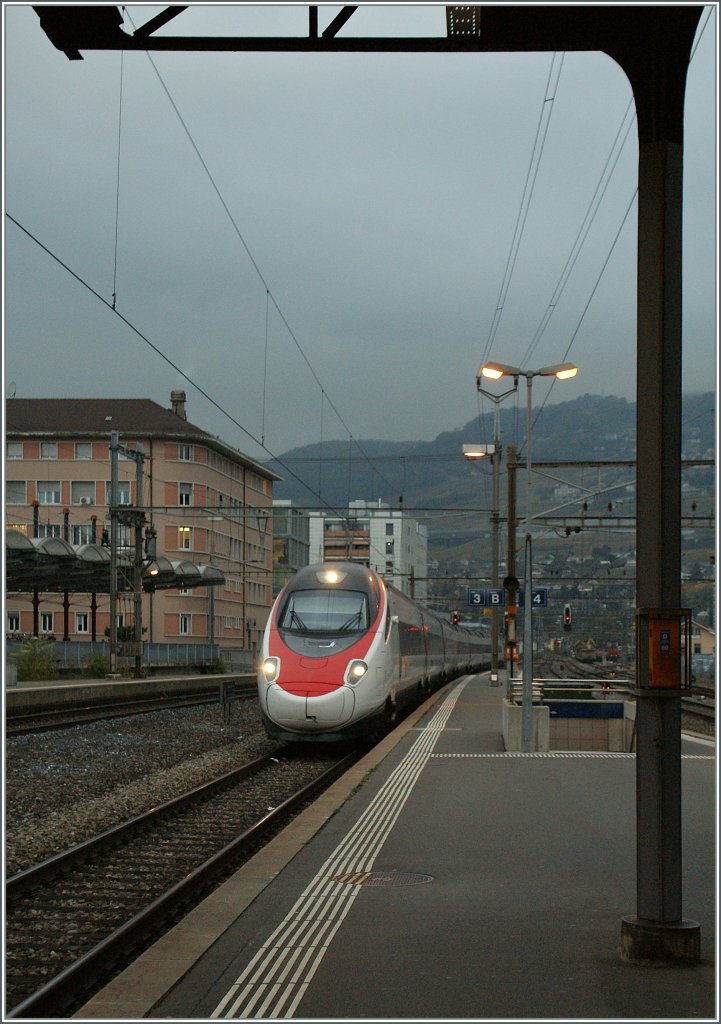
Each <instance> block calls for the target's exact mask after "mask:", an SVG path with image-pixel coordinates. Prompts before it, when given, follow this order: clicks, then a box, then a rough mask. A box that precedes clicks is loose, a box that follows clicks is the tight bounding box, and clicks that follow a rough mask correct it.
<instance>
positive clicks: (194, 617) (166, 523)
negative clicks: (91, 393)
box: [5, 391, 279, 656]
mask: <svg viewBox="0 0 721 1024" xmlns="http://www.w3.org/2000/svg"><path fill="white" fill-rule="evenodd" d="M185 401H186V396H185V392H183V391H174V392H172V394H171V405H172V408H170V409H165V408H163V407H162V406H160V405H158V404H157V403H156V402H153V401H150V400H149V399H116V398H111V399H101V398H85V399H70V398H68V399H28V398H25V399H23V398H11V399H8V400H7V401H6V406H5V409H6V460H5V525H6V528H7V529H15V530H20V531H22V532H24V533H26V534H27V535H28V536H29V537H59V538H63V539H64V540H66V541H68V542H69V543H70V544H71V545H74V546H80V545H83V544H91V543H97V544H103V543H107V541H108V534H109V531H110V516H109V503H110V481H111V459H110V443H111V434H112V432H113V431H117V432H118V434H119V443H120V445H121V448H122V447H124V448H126V449H128V450H129V451H133V452H140V451H142V454H143V458H142V461H141V460H140V459H136V458H132V457H130V458H128V457H127V456H126V457H123V456H122V454H121V455H120V457H119V461H118V495H117V504H118V505H119V506H121V507H122V506H126V505H127V506H129V507H130V508H131V509H133V508H136V507H137V508H138V509H139V510H142V511H143V512H144V524H143V529H144V532H145V531H147V530H152V531H154V533H155V536H156V554H157V556H158V557H160V556H164V557H165V558H167V559H171V560H173V561H174V562H176V563H177V562H178V561H185V562H191V563H194V564H195V565H211V566H214V567H215V568H216V569H218V570H219V571H220V572H221V573H222V574H223V576H224V579H225V582H224V583H223V584H221V585H219V586H216V587H194V588H192V589H184V588H182V587H180V588H174V589H170V590H157V591H155V592H153V593H145V594H144V595H143V608H142V622H143V626H144V627H145V632H144V635H143V639H144V640H145V641H147V642H150V643H209V642H214V643H215V644H217V645H218V647H219V649H220V654H221V656H222V653H223V649H234V650H246V651H255V650H256V649H257V646H258V638H259V635H260V634H261V632H262V630H263V627H264V625H265V622H266V619H267V616H268V612H269V609H270V605H271V600H272V575H271V557H272V501H273V493H272V491H273V481H274V480H278V479H279V477H278V476H276V474H274V473H273V472H271V471H270V470H268V469H267V468H265V467H264V466H263V465H262V464H260V463H258V462H255V461H254V460H253V459H250V458H248V457H247V456H245V455H243V454H242V453H241V452H239V451H237V450H236V449H234V448H232V447H231V446H230V445H227V444H225V443H224V442H223V441H220V440H219V439H218V438H216V437H214V436H213V435H211V434H209V433H207V432H206V431H204V430H202V429H201V428H200V427H197V426H195V425H194V424H192V423H190V422H189V421H188V420H187V418H186V411H185ZM138 466H140V467H141V469H140V474H141V476H142V495H141V501H140V502H138V501H137V498H138V495H137V489H136V488H137V477H138ZM133 534H134V531H133V528H132V527H131V526H127V525H121V526H120V527H119V535H118V544H119V548H120V550H122V549H123V548H130V547H131V546H132V545H133V543H134V536H133ZM65 602H66V605H65V607H63V595H62V594H61V593H46V594H40V595H39V602H38V601H37V596H36V607H35V608H34V607H33V595H32V594H30V593H17V592H15V593H13V592H7V593H6V595H5V608H6V624H5V629H6V633H7V634H10V635H12V634H16V633H20V634H32V633H33V632H34V631H35V630H36V629H37V632H38V634H39V635H40V636H43V635H45V636H54V637H55V638H56V639H57V640H62V639H69V640H73V641H84V640H90V639H92V638H93V637H92V627H91V623H94V624H95V633H96V636H97V639H98V640H103V639H104V638H105V629H106V627H108V626H109V623H110V617H109V595H108V594H107V593H102V594H97V595H91V594H83V593H71V594H70V596H69V602H70V607H69V608H68V607H67V602H68V597H67V596H66V597H65ZM93 603H94V604H95V607H94V608H93V607H92V605H93ZM117 611H118V622H119V624H120V625H122V624H123V623H129V622H130V621H131V620H132V594H129V593H122V594H121V595H120V596H119V599H118V606H117Z"/></svg>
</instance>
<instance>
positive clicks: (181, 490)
mask: <svg viewBox="0 0 721 1024" xmlns="http://www.w3.org/2000/svg"><path fill="white" fill-rule="evenodd" d="M192 497H193V485H192V484H178V504H179V505H192Z"/></svg>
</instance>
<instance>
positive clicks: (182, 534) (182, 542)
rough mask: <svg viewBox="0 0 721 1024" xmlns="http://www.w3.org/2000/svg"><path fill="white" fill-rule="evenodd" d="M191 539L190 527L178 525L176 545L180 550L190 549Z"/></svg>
mask: <svg viewBox="0 0 721 1024" xmlns="http://www.w3.org/2000/svg"><path fill="white" fill-rule="evenodd" d="M191 541H192V528H191V527H190V526H179V527H178V547H179V548H180V550H181V551H190V550H192V547H191Z"/></svg>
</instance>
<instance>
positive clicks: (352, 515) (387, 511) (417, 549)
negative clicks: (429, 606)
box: [308, 500, 428, 601]
mask: <svg viewBox="0 0 721 1024" xmlns="http://www.w3.org/2000/svg"><path fill="white" fill-rule="evenodd" d="M308 515H309V520H310V536H309V541H310V561H311V563H313V562H323V561H330V562H333V561H346V562H361V563H362V564H363V565H367V566H369V567H370V568H371V569H374V570H375V571H376V572H377V573H378V574H379V576H382V577H383V578H384V579H385V580H387V582H388V583H391V584H392V585H393V586H394V587H396V588H397V589H398V590H400V591H402V592H403V593H404V594H408V595H409V596H410V597H414V598H415V599H416V600H419V601H423V600H425V599H426V597H427V593H428V584H427V581H426V577H427V576H428V530H427V528H426V527H425V526H422V525H421V524H420V523H418V522H417V521H416V520H415V519H411V518H410V517H409V516H407V515H406V514H405V513H404V512H402V511H401V510H400V509H391V508H390V506H389V505H387V504H384V503H383V502H381V501H379V502H377V503H376V504H374V503H372V502H369V501H364V500H358V501H351V502H350V504H349V506H348V511H347V513H345V514H344V515H342V516H338V515H336V514H334V513H331V512H318V511H310V512H309V513H308Z"/></svg>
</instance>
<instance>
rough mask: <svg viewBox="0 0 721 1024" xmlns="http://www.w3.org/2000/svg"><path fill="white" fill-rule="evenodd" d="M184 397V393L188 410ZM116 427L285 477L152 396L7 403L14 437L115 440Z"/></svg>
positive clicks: (10, 435)
mask: <svg viewBox="0 0 721 1024" xmlns="http://www.w3.org/2000/svg"><path fill="white" fill-rule="evenodd" d="M181 394H182V392H181ZM184 398H185V396H184V394H183V401H182V405H181V408H182V410H183V411H184V405H185V403H184ZM113 430H117V431H118V432H119V433H120V434H121V435H122V439H123V440H126V439H129V438H153V437H157V438H159V439H172V440H178V441H188V442H189V443H193V442H194V441H195V442H198V443H201V442H202V443H203V444H205V445H207V446H208V447H209V448H213V449H215V451H218V452H220V453H221V454H222V455H224V456H226V458H229V459H231V460H233V461H235V462H239V463H241V464H242V465H243V466H245V467H247V468H249V469H252V470H253V471H254V472H256V473H258V475H259V476H263V477H265V478H266V479H267V480H281V479H282V477H280V476H278V475H277V473H274V472H273V471H272V470H271V469H268V467H267V466H264V465H263V464H262V463H260V462H256V461H255V460H254V459H251V458H250V457H249V456H247V455H243V453H242V452H240V451H238V450H237V449H236V448H232V447H231V446H230V445H228V444H226V443H225V442H224V441H221V440H220V438H217V437H214V436H213V435H212V434H209V433H208V432H207V431H205V430H203V429H202V428H201V427H198V426H196V425H195V424H194V423H190V422H189V421H188V420H187V419H185V417H184V415H182V414H180V413H178V412H175V411H174V410H173V409H164V408H163V406H162V405H158V403H157V402H153V401H152V400H151V399H149V398H9V399H7V401H6V402H5V433H6V438H7V440H10V441H12V440H18V439H19V438H37V439H38V440H40V439H43V438H50V439H52V440H56V439H58V438H60V439H62V438H77V437H82V438H89V439H92V438H98V439H100V438H102V439H103V440H108V441H109V440H110V433H111V431H113Z"/></svg>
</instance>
